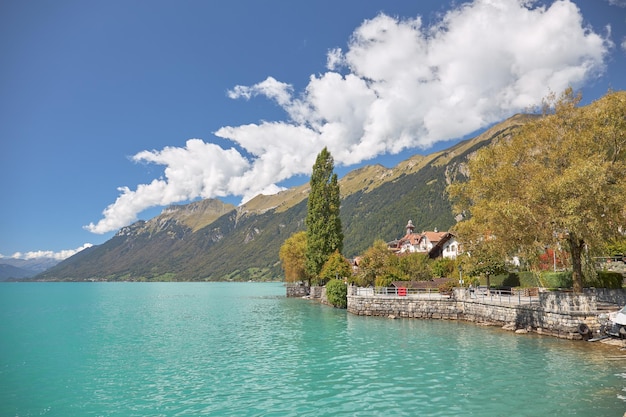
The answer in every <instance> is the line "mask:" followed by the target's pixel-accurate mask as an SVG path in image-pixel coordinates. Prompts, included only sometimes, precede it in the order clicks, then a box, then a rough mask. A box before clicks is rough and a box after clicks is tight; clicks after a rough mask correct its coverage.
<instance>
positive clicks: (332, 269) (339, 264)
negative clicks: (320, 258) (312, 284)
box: [319, 251, 352, 285]
mask: <svg viewBox="0 0 626 417" xmlns="http://www.w3.org/2000/svg"><path fill="white" fill-rule="evenodd" d="M350 277H352V266H351V265H350V262H348V260H347V259H346V258H344V257H343V255H342V254H341V253H339V251H335V253H333V254H332V255H330V257H329V258H328V261H326V263H325V264H324V266H323V267H322V270H321V271H320V276H319V284H320V285H324V284H326V283H327V282H328V281H330V280H331V279H335V278H350Z"/></svg>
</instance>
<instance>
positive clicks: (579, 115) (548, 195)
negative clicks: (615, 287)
mask: <svg viewBox="0 0 626 417" xmlns="http://www.w3.org/2000/svg"><path fill="white" fill-rule="evenodd" d="M579 101H580V97H579V96H576V95H574V94H573V92H572V90H571V89H569V90H567V91H566V92H565V93H563V95H561V96H560V97H558V98H556V97H554V96H551V97H549V98H548V99H547V101H546V103H547V105H546V106H545V109H548V110H547V111H545V114H544V117H541V118H538V119H536V120H535V121H533V122H530V123H527V124H526V125H524V126H523V127H522V128H521V129H520V131H519V132H518V133H516V134H514V135H513V136H512V137H510V138H508V139H503V140H500V141H499V142H497V143H495V144H493V145H492V146H488V147H485V148H482V149H481V150H480V151H478V152H477V153H476V155H475V156H474V157H473V158H471V159H470V161H469V163H468V173H469V179H468V181H466V182H462V183H453V184H451V185H450V186H449V187H448V191H449V194H450V196H451V197H452V199H453V201H454V203H455V207H456V210H457V211H458V212H459V213H464V214H465V216H466V217H467V220H465V221H462V222H460V223H459V224H458V225H457V227H456V229H457V232H458V235H459V238H460V240H461V241H463V242H464V243H466V242H468V241H474V242H476V243H478V242H480V238H481V237H482V238H483V239H484V237H485V236H491V237H495V239H497V243H498V245H499V249H500V250H503V251H506V254H507V255H508V256H513V255H521V256H522V257H523V258H525V259H530V260H532V259H536V258H537V253H540V252H543V251H544V250H545V247H557V246H558V245H559V244H561V245H562V246H563V247H565V248H567V249H568V250H569V253H570V258H571V262H572V270H573V271H572V279H573V287H574V291H576V292H580V291H582V283H583V256H584V254H585V253H588V252H589V251H601V250H602V249H603V248H604V247H605V242H607V241H609V240H610V239H611V238H614V237H617V236H619V235H620V228H621V229H622V230H623V229H624V227H625V226H626V203H625V201H626V200H625V199H624V195H626V176H625V175H624V172H626V117H624V114H625V113H626V92H618V93H609V94H607V95H606V96H605V97H604V98H602V99H600V100H598V101H597V102H595V103H593V104H592V105H589V106H586V107H578V106H577V105H578V103H579ZM483 241H486V240H483Z"/></svg>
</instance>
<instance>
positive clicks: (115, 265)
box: [34, 115, 535, 281]
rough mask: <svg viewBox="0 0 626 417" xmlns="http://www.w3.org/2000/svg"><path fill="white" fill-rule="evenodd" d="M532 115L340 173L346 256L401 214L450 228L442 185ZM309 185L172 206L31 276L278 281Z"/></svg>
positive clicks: (393, 231) (390, 234)
mask: <svg viewBox="0 0 626 417" xmlns="http://www.w3.org/2000/svg"><path fill="white" fill-rule="evenodd" d="M533 117H535V116H530V115H516V116H513V117H511V118H510V119H507V120H506V121H504V122H502V123H499V124H497V125H494V126H492V127H491V128H490V129H488V130H486V131H485V132H484V133H482V134H480V135H479V136H476V137H475V138H472V139H468V140H464V141H462V142H459V143H458V144H456V145H454V146H452V147H450V148H448V149H446V150H443V151H440V152H436V153H433V154H431V155H427V156H424V155H415V156H413V157H411V158H409V159H407V160H405V161H403V162H401V163H400V164H398V165H397V166H396V167H394V168H386V167H384V166H382V165H370V166H365V167H362V168H359V169H356V170H354V171H351V172H349V173H348V174H346V175H345V176H344V177H343V178H341V179H340V181H339V184H340V190H341V196H342V201H341V219H342V225H343V231H344V255H345V256H347V257H353V256H356V255H358V254H360V253H362V252H363V251H364V250H365V249H367V248H368V247H370V246H371V245H372V243H373V242H374V240H376V239H379V238H380V239H383V240H385V241H390V240H393V239H396V238H397V237H400V236H401V235H403V234H404V231H405V230H404V226H405V224H406V223H407V221H408V220H409V219H411V220H412V221H413V224H415V225H416V229H422V230H434V229H439V230H448V229H449V228H450V227H451V226H453V225H454V224H455V218H454V216H453V213H452V209H451V205H450V202H449V201H448V198H447V195H446V191H445V189H446V187H447V185H448V184H450V183H451V182H452V181H457V180H462V179H463V178H464V177H465V176H464V169H465V166H466V165H465V164H466V161H467V158H468V157H469V156H470V155H471V154H472V153H474V152H475V151H476V150H478V149H479V148H481V147H483V146H486V145H488V144H490V143H491V142H492V141H494V140H498V139H500V138H503V137H506V136H508V135H510V134H511V133H512V132H513V131H515V130H516V129H517V128H519V127H520V126H521V125H523V124H524V123H525V122H526V121H528V120H529V119H530V118H533ZM308 192H309V184H308V183H307V184H303V185H300V186H297V187H293V188H290V189H288V190H285V191H282V192H280V193H278V194H275V195H269V196H268V195H259V196H256V197H255V198H253V199H252V200H250V201H248V202H247V203H245V204H243V205H241V206H239V207H235V206H233V205H231V204H226V203H223V202H221V201H219V200H215V199H207V200H201V201H196V202H192V203H190V204H185V205H172V206H170V207H167V208H166V209H165V210H163V212H162V213H161V214H160V215H158V216H156V217H154V218H152V219H150V220H148V221H138V222H136V223H134V224H132V225H130V226H127V227H124V228H122V229H120V230H119V231H118V233H117V234H116V235H115V236H114V237H113V238H111V239H110V240H108V241H106V242H105V243H103V244H101V245H98V246H93V247H90V248H88V249H85V250H83V251H81V252H79V253H77V254H76V255H74V256H72V257H70V258H68V259H66V260H64V261H63V262H60V263H59V264H57V265H56V266H53V267H52V268H50V269H48V270H47V271H45V272H43V273H41V274H39V275H37V276H36V277H35V278H34V279H35V280H38V281H85V280H87V281H121V280H124V281H222V280H233V281H248V280H254V281H262V280H276V279H281V278H282V270H281V268H280V262H279V258H278V252H279V249H280V246H281V245H282V244H283V242H284V241H285V240H286V239H287V238H288V237H289V236H291V235H292V234H293V233H295V232H297V231H300V230H304V229H305V224H304V218H305V216H306V210H307V196H308Z"/></svg>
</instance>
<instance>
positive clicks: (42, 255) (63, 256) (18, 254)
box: [0, 243, 93, 261]
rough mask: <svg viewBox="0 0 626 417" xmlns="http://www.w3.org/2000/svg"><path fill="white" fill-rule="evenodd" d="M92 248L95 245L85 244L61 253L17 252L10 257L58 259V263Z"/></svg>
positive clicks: (41, 251)
mask: <svg viewBox="0 0 626 417" xmlns="http://www.w3.org/2000/svg"><path fill="white" fill-rule="evenodd" d="M92 246H93V245H92V244H91V243H85V244H84V245H82V246H81V247H79V248H76V249H67V250H62V251H59V252H54V251H50V250H39V251H32V252H15V253H14V254H13V255H11V256H10V258H13V259H24V260H31V259H41V258H50V259H56V260H58V261H62V260H64V259H67V258H69V257H70V256H73V255H75V254H77V253H78V252H80V251H82V250H84V249H87V248H90V247H92ZM0 258H4V256H2V255H0Z"/></svg>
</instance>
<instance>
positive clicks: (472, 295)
mask: <svg viewBox="0 0 626 417" xmlns="http://www.w3.org/2000/svg"><path fill="white" fill-rule="evenodd" d="M351 294H352V295H357V296H364V297H376V296H386V297H401V298H402V297H408V298H420V299H433V300H440V299H450V298H452V299H457V300H465V301H476V302H484V303H489V304H519V305H521V304H533V303H539V301H540V300H539V294H538V293H537V292H536V291H529V290H528V289H526V290H513V289H491V290H489V291H488V290H487V288H486V287H476V288H455V289H454V290H453V291H450V292H441V291H439V289H437V288H405V287H374V288H372V287H368V288H362V287H356V288H354V289H353V291H352V293H351Z"/></svg>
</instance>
